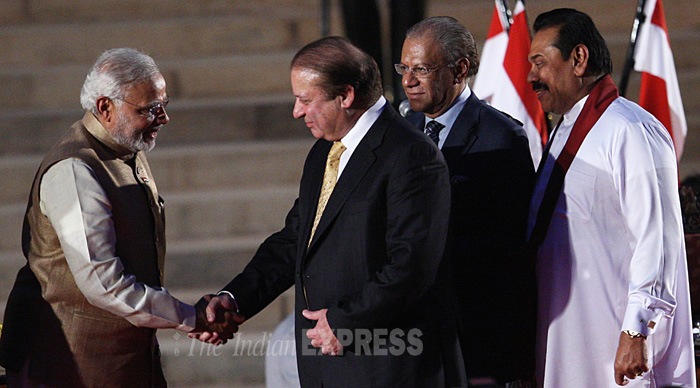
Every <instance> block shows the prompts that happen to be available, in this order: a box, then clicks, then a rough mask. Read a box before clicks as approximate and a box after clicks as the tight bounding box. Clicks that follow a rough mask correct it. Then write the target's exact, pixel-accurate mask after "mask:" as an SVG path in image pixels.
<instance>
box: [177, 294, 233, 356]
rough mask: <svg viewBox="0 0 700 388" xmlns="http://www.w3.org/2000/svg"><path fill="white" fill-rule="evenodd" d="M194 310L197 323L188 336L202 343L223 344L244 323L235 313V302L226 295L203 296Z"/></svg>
mask: <svg viewBox="0 0 700 388" xmlns="http://www.w3.org/2000/svg"><path fill="white" fill-rule="evenodd" d="M194 308H195V310H196V312H197V323H196V326H195V328H194V330H192V331H191V332H190V333H189V334H188V335H189V337H190V338H196V339H198V340H200V341H202V342H207V343H210V344H215V345H220V344H225V343H226V342H227V341H228V340H230V339H232V338H233V335H234V334H235V333H236V332H238V326H239V325H240V324H241V323H243V322H245V317H244V316H242V315H240V314H238V313H236V306H235V302H234V301H233V299H231V297H230V296H228V295H219V296H215V295H204V296H203V297H202V298H201V299H200V300H199V302H197V304H196V305H195V306H194Z"/></svg>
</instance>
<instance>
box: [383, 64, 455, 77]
mask: <svg viewBox="0 0 700 388" xmlns="http://www.w3.org/2000/svg"><path fill="white" fill-rule="evenodd" d="M445 66H447V63H443V64H442V65H439V66H435V67H425V66H416V67H408V66H406V65H404V64H403V63H395V64H394V69H396V72H397V73H399V74H401V75H406V74H408V73H409V72H410V73H413V75H415V76H416V77H426V76H427V75H428V74H430V73H432V72H434V71H435V70H437V69H439V68H441V67H445Z"/></svg>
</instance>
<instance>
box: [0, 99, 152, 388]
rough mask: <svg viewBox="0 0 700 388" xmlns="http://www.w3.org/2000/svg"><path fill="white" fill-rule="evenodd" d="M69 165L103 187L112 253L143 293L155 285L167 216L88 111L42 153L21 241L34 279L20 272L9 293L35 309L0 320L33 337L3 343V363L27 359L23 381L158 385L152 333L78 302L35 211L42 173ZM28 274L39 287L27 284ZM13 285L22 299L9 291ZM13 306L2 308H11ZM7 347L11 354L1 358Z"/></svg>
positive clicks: (132, 158)
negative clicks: (80, 167)
mask: <svg viewBox="0 0 700 388" xmlns="http://www.w3.org/2000/svg"><path fill="white" fill-rule="evenodd" d="M66 158H78V159H80V160H82V161H84V162H85V163H87V165H88V166H90V168H91V169H92V170H93V171H94V173H95V175H96V178H97V180H98V181H99V182H100V184H101V186H102V188H103V189H104V190H105V192H106V194H107V197H108V198H109V201H110V203H111V205H112V208H111V210H112V213H113V214H112V218H113V221H114V227H115V232H116V254H117V256H118V257H119V258H120V259H121V262H122V264H123V265H124V268H125V271H126V272H127V273H130V274H133V275H135V276H136V279H137V280H138V281H139V282H142V283H145V284H147V285H149V286H153V287H158V286H160V285H161V281H162V273H163V259H164V257H165V215H164V212H163V205H162V200H161V199H160V198H159V196H158V193H157V189H156V186H155V183H154V181H153V178H152V176H151V171H150V168H149V166H148V163H147V161H146V158H145V156H144V155H143V153H142V152H139V153H137V154H135V155H134V154H133V153H129V152H128V151H126V150H124V148H122V147H120V146H118V145H116V144H115V143H114V142H113V141H112V140H111V138H110V137H109V135H108V134H107V132H106V131H105V129H104V128H102V126H101V125H100V123H99V121H97V119H96V118H95V117H94V116H93V115H92V114H91V113H89V112H88V113H86V115H85V116H84V117H83V119H82V120H81V121H78V122H76V123H75V124H73V126H71V128H70V129H69V131H68V132H67V133H66V134H65V135H64V137H63V138H62V139H61V140H60V141H59V142H58V143H57V144H56V145H55V146H54V147H53V148H52V149H51V150H50V151H49V153H48V154H47V156H46V157H45V159H44V161H43V162H42V164H41V166H40V167H39V170H38V172H37V174H36V177H35V179H34V184H33V186H32V190H31V195H30V199H29V204H28V206H27V213H26V216H25V225H24V233H23V237H22V245H23V249H24V252H25V255H26V257H27V261H28V264H29V267H30V268H31V273H30V272H29V271H28V270H27V269H26V268H25V269H23V271H25V273H24V274H22V272H21V273H20V275H19V276H18V281H17V283H16V284H15V288H14V289H13V294H22V295H21V296H20V295H14V296H13V295H11V298H10V299H12V298H13V297H16V298H20V299H21V298H25V299H27V298H30V299H31V302H30V303H29V304H31V305H32V306H31V307H30V306H26V307H25V309H26V311H21V312H20V313H18V315H23V316H22V317H7V316H6V323H7V324H11V323H12V321H13V320H15V319H16V320H18V321H19V322H23V323H22V325H23V326H24V327H33V330H32V332H33V340H31V341H28V340H27V338H22V339H17V340H18V341H17V342H16V343H13V344H12V345H14V346H8V344H3V349H2V351H3V352H5V354H2V358H3V359H8V358H10V359H11V361H12V358H13V357H14V358H15V359H14V363H16V364H20V363H21V364H23V363H24V360H26V357H27V356H28V357H29V368H30V369H29V374H30V376H31V377H32V378H33V379H36V380H38V381H42V382H45V383H48V384H51V385H68V386H91V387H92V386H94V387H98V386H99V387H106V386H130V387H137V386H139V387H140V386H158V385H161V384H163V383H164V380H163V377H162V371H161V370H160V361H159V358H158V355H157V342H156V340H155V330H153V329H148V328H138V327H135V326H134V325H132V324H131V323H129V322H128V321H126V320H125V319H123V318H120V317H118V316H116V315H113V314H111V313H108V312H106V311H104V310H102V309H99V308H96V307H94V306H92V305H91V304H90V303H89V302H88V301H87V300H86V299H85V297H84V296H83V294H82V293H81V292H80V290H79V289H78V287H77V286H76V284H75V281H74V279H73V276H72V274H71V272H70V269H69V268H68V265H67V262H66V260H65V257H64V253H63V250H62V248H61V246H60V244H59V241H58V238H57V235H56V232H55V231H54V229H53V227H52V226H51V224H50V222H49V220H48V219H47V218H46V216H44V215H43V214H42V212H41V209H40V208H39V200H40V198H39V186H40V183H41V179H42V177H43V175H44V173H45V172H46V171H47V170H48V169H49V168H50V167H51V166H52V165H53V164H55V163H57V162H58V161H61V160H63V159H66ZM32 273H33V275H34V277H35V278H36V280H33V279H31V277H32ZM23 277H24V278H25V279H24V280H25V281H24V282H22V281H21V280H22V278H23ZM26 278H30V279H29V280H28V281H27V279H26ZM37 280H38V282H37ZM20 283H24V284H23V285H21V284H20ZM37 284H39V285H40V290H38V289H37V287H36V285H37ZM18 287H20V288H22V289H23V292H21V293H20V292H14V290H15V289H18ZM28 289H32V290H33V291H34V292H28V291H27V290H28ZM39 291H40V292H41V294H40V295H39V294H38V292H39ZM32 293H33V294H34V295H33V296H30V294H32ZM32 298H33V299H32ZM11 303H12V301H8V310H10V305H11ZM23 304H24V305H26V304H27V303H23ZM13 310H17V309H13ZM20 310H21V309H20ZM6 315H8V314H6ZM6 327H7V326H6ZM4 334H7V333H4ZM8 335H9V334H8ZM5 339H6V338H4V339H3V340H5ZM10 342H12V339H10ZM21 342H24V344H22V343H21ZM8 348H9V352H12V353H13V354H9V355H8V354H7V351H8ZM12 363H13V362H10V364H12Z"/></svg>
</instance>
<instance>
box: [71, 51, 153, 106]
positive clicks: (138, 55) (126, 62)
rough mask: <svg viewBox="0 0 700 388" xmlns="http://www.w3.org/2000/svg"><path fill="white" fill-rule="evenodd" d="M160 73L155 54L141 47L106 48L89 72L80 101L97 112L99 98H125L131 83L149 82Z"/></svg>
mask: <svg viewBox="0 0 700 388" xmlns="http://www.w3.org/2000/svg"><path fill="white" fill-rule="evenodd" d="M159 73H160V70H159V69H158V66H157V65H156V63H155V61H153V58H151V57H150V56H148V55H146V54H144V53H142V52H140V51H138V50H135V49H132V48H116V49H111V50H107V51H105V52H104V53H102V55H100V57H99V58H97V61H95V64H94V65H92V68H91V69H90V71H89V72H88V75H87V77H86V78H85V82H84V83H83V88H82V90H81V91H80V104H81V105H82V106H83V108H84V109H85V110H88V111H91V112H93V113H95V114H97V106H96V102H97V99H98V98H100V97H102V96H105V97H109V98H111V99H115V98H123V97H124V93H125V92H126V91H127V90H128V89H129V87H130V86H131V85H134V84H138V83H142V82H148V81H150V80H151V79H152V78H153V77H154V76H155V75H156V74H159Z"/></svg>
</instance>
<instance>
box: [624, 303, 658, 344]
mask: <svg viewBox="0 0 700 388" xmlns="http://www.w3.org/2000/svg"><path fill="white" fill-rule="evenodd" d="M663 315H664V314H663V312H661V313H655V312H654V311H653V310H649V309H646V308H644V306H642V305H641V304H638V303H630V304H628V305H627V311H625V318H624V320H623V321H622V328H620V331H623V330H632V331H637V332H639V333H642V335H643V336H645V337H646V336H648V335H649V334H651V333H653V331H654V330H653V329H654V327H655V326H656V325H657V324H658V323H659V321H660V319H661V318H662V317H663Z"/></svg>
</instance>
